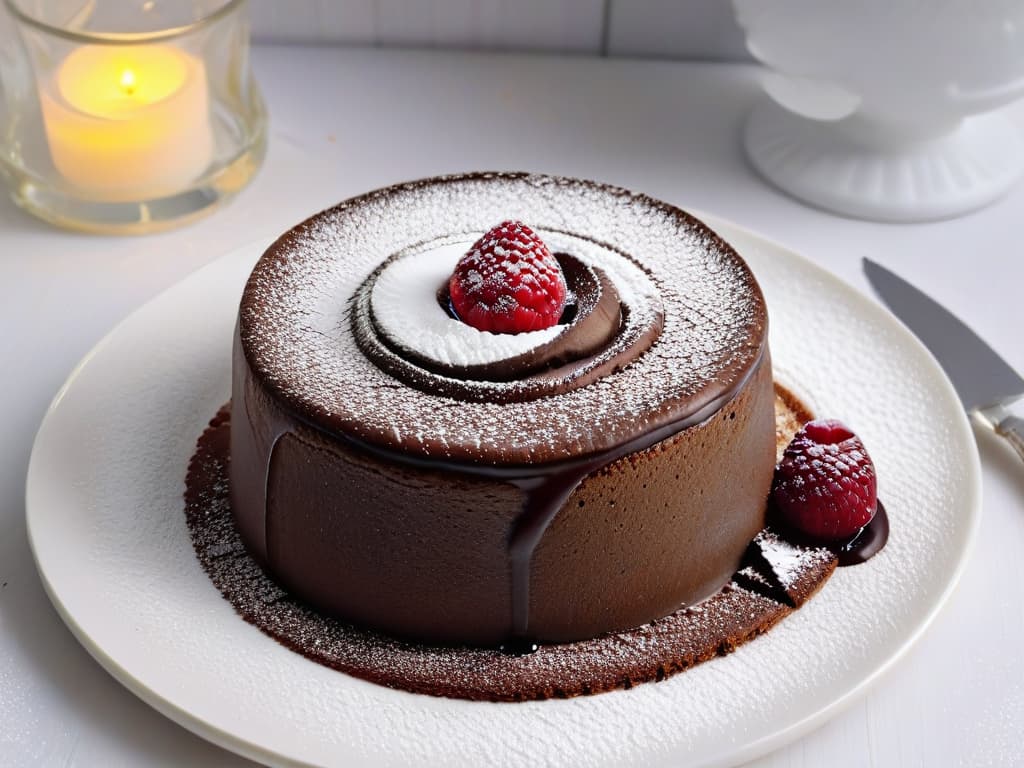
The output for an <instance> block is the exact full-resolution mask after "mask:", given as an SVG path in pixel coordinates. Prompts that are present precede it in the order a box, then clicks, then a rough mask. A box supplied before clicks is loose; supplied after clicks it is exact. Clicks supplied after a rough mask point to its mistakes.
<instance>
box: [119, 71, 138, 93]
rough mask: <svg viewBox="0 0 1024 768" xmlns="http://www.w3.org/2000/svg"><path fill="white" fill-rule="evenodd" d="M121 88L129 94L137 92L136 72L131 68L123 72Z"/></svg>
mask: <svg viewBox="0 0 1024 768" xmlns="http://www.w3.org/2000/svg"><path fill="white" fill-rule="evenodd" d="M121 90H122V91H124V92H125V93H126V94H128V95H129V96H131V95H132V94H133V93H135V73H134V72H132V71H131V70H130V69H126V70H125V71H124V72H122V73H121Z"/></svg>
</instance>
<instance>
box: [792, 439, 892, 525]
mask: <svg viewBox="0 0 1024 768" xmlns="http://www.w3.org/2000/svg"><path fill="white" fill-rule="evenodd" d="M772 501H773V502H774V504H775V508H776V510H777V511H778V513H779V515H780V516H781V518H782V520H783V522H785V523H786V524H787V525H789V526H791V527H792V528H794V529H795V530H797V531H799V532H801V533H804V534H806V535H808V536H811V537H813V538H816V539H823V540H828V541H836V540H841V539H849V538H852V537H853V536H855V535H856V534H857V532H858V531H860V529H861V528H863V527H864V526H865V525H867V524H868V523H869V522H871V518H872V517H874V515H875V510H876V509H877V507H878V496H877V485H876V478H875V465H874V464H873V463H872V461H871V457H870V456H868V452H867V450H866V449H865V448H864V444H863V443H862V442H861V440H860V438H859V437H857V436H856V435H855V434H854V433H853V431H851V430H850V429H849V427H847V426H846V425H845V424H843V423H842V422H839V421H835V420H832V419H826V420H818V421H812V422H809V423H808V424H806V425H805V426H804V427H803V429H801V430H800V431H799V432H797V434H796V436H795V437H794V438H793V441H792V442H791V443H790V444H789V445H788V446H787V447H786V450H785V452H784V453H783V456H782V461H781V462H779V466H778V467H777V468H776V470H775V479H774V482H773V484H772Z"/></svg>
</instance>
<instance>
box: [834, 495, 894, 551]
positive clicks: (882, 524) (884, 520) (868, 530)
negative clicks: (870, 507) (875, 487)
mask: <svg viewBox="0 0 1024 768" xmlns="http://www.w3.org/2000/svg"><path fill="white" fill-rule="evenodd" d="M888 540H889V515H888V514H886V511H885V507H884V506H883V505H882V502H878V508H877V509H876V510H875V516H874V517H872V518H871V522H869V523H868V524H867V525H865V526H864V527H863V528H861V529H860V531H858V532H857V535H856V536H854V537H853V538H852V539H850V540H849V541H846V542H843V543H841V544H835V545H832V546H831V547H830V549H831V550H832V551H833V552H835V553H836V556H837V557H838V558H839V565H840V566H850V565H860V564H861V563H865V562H867V561H868V560H870V559H871V558H872V557H874V556H875V555H877V554H878V553H879V552H881V551H882V548H883V547H884V546H885V543H886V542H887V541H888Z"/></svg>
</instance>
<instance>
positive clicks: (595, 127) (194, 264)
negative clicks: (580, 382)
mask: <svg viewBox="0 0 1024 768" xmlns="http://www.w3.org/2000/svg"><path fill="white" fill-rule="evenodd" d="M254 59H255V66H256V70H257V75H258V78H259V80H260V82H261V84H262V86H263V89H264V94H265V96H266V100H267V104H268V107H269V110H270V113H271V118H272V123H271V130H270V149H269V154H268V157H267V161H266V165H265V167H264V168H263V170H262V171H261V173H260V174H259V176H258V177H257V178H256V180H255V182H254V183H253V184H252V185H251V187H250V188H248V189H247V190H246V191H245V192H244V193H243V194H242V195H241V196H240V197H239V198H238V199H237V200H236V201H235V202H234V203H233V204H231V205H230V206H229V207H227V208H225V209H224V210H222V211H219V212H217V213H216V214H214V215H213V216H212V217H210V218H208V219H206V220H204V221H202V222H200V223H198V224H196V225H193V226H191V227H188V228H186V229H182V230H179V231H175V232H171V233H168V234H163V235H157V236H151V237H146V238H131V239H113V238H101V237H92V236H80V235H74V234H69V233H65V232H61V231H57V230H54V229H51V228H49V227H48V226H47V225H45V224H42V223H40V222H38V221H36V220H35V219H33V218H30V217H29V216H27V215H26V214H23V213H22V212H21V211H19V210H18V209H16V208H15V207H14V205H13V204H11V203H10V202H8V201H7V200H6V199H4V200H0V381H2V382H3V384H2V390H0V391H2V392H3V397H2V404H0V408H2V409H3V413H2V423H3V429H2V430H0V455H2V456H3V461H2V462H0V584H2V586H0V765H4V766H37V765H41V766H51V765H57V766H119V765H125V766H151V765H152V766H156V765H195V766H200V765H202V766H205V765H224V766H234V765H244V764H247V763H246V762H245V761H243V760H241V759H240V758H237V757H235V756H233V755H231V754H229V753H227V752H223V751H221V750H220V749H218V748H216V747H213V746H212V745H209V744H207V743H206V742H204V741H202V740H201V739H199V738H197V737H195V736H193V735H191V734H190V733H188V732H187V731H185V730H184V729H182V728H180V727H179V726H177V725H175V724H173V723H172V722H171V721H169V720H165V719H164V718H163V717H161V716H160V715H158V714H157V713H156V712H155V711H153V710H151V709H149V708H148V707H147V706H146V705H144V704H143V703H142V702H141V701H139V700H137V699H136V698H135V697H134V696H132V695H131V694H130V693H128V692H127V691H126V690H124V689H122V688H121V687H120V685H118V684H117V683H116V682H114V680H113V679H112V678H110V677H108V676H107V674H106V673H105V672H104V671H103V670H102V669H101V668H100V667H99V666H98V665H97V664H96V663H94V662H93V661H92V659H91V658H90V657H89V656H88V654H87V653H86V652H85V651H84V650H83V649H82V648H81V647H79V645H78V644H77V643H76V642H75V640H74V639H73V638H72V636H71V634H70V633H69V632H68V631H67V630H66V629H65V627H64V626H63V624H62V623H61V621H60V619H59V618H58V617H57V614H56V613H55V612H54V610H53V608H52V607H51V606H50V603H49V601H48V600H47V598H46V596H45V595H44V593H43V590H42V587H41V585H40V581H39V577H38V576H37V574H36V570H35V567H34V565H33V562H32V558H31V555H30V553H29V548H28V544H27V540H26V534H25V522H24V501H23V499H24V482H25V472H26V468H27V466H28V459H29V451H30V449H31V446H32V439H33V436H34V434H35V430H36V427H37V425H38V424H39V421H40V419H41V418H42V416H43V413H44V411H45V409H46V407H47V405H48V404H49V402H50V399H51V398H52V396H53V395H54V393H55V392H56V390H57V388H58V387H59V386H60V385H61V383H62V382H63V381H64V379H65V377H66V376H67V375H68V373H69V372H70V371H71V369H72V367H73V366H74V365H75V363H76V362H77V361H78V360H79V358H80V357H82V355H84V354H85V353H86V352H87V351H88V350H89V348H90V347H91V346H92V345H93V344H95V343H96V341H97V340H99V338H100V337H101V336H103V334H105V333H106V332H107V331H108V330H109V329H110V328H111V327H112V326H113V325H114V324H115V323H117V322H118V321H119V320H120V319H121V318H123V317H124V316H125V315H126V314H128V313H129V312H130V311H131V310H132V309H134V308H135V307H137V306H139V305H140V304H142V303H144V302H145V301H146V300H147V299H149V298H150V297H152V296H154V295H155V294H157V293H158V292H160V291H161V290H163V289H164V288H166V287H167V286H169V285H171V284H173V283H174V282H175V281H177V280H179V279H180V278H182V277H184V276H185V275H187V274H189V273H190V272H192V271H193V270H195V269H196V268H198V267H200V266H202V265H203V264H206V263H208V262H209V261H211V260H213V259H216V258H217V257H218V256H219V255H221V254H223V253H225V252H227V251H229V250H231V249H233V248H235V247H237V246H238V245H240V244H243V243H246V242H249V241H251V240H254V239H257V238H262V237H268V236H272V235H276V234H278V233H280V232H282V231H284V230H285V229H287V228H288V227H289V226H291V225H292V224H294V223H296V222H298V221H299V220H300V219H302V218H304V217H306V216H307V215H308V214H310V213H312V212H314V211H316V210H318V209H320V208H323V207H326V206H328V205H330V204H332V203H334V202H336V201H338V200H341V199H343V198H346V197H349V196H351V195H354V194H357V193H361V192H364V191H367V190H370V189H373V188H376V187H380V186H383V185H386V184H389V183H392V182H397V181H402V180H406V179H412V178H418V177H422V176H429V175H432V174H437V173H447V172H455V171H462V170H473V169H489V170H498V169H508V170H512V169H522V170H536V171H545V172H551V173H558V174H567V175H573V176H583V177H589V178H594V179H600V180H604V181H609V182H613V183H616V184H621V185H624V186H627V187H631V188H635V189H637V190H641V191H644V192H647V193H649V194H652V195H654V196H656V197H660V198H663V199H665V200H667V201H669V202H672V203H675V204H678V205H681V206H683V207H688V208H696V209H701V210H704V211H708V212H711V213H714V214H717V215H720V216H723V217H726V218H729V219H732V220H734V221H736V222H738V223H740V224H742V225H744V226H747V227H749V228H751V229H754V230H756V231H758V232H760V233H762V234H765V235H767V236H769V237H771V238H773V239H776V240H778V241H780V242H782V243H784V244H786V245H788V246H791V247H792V248H793V249H795V250H797V251H799V252H800V253H802V254H804V255H806V256H808V257H809V258H811V259H813V260H814V261H816V262H817V263H819V264H821V265H823V266H825V267H826V268H828V269H830V270H832V271H833V272H835V273H836V274H838V275H839V276H841V277H842V278H843V279H845V280H847V281H848V282H850V283H851V284H853V285H854V286H856V287H858V288H860V289H861V290H867V284H866V282H865V280H864V278H863V277H862V275H861V272H860V259H861V257H862V256H870V257H871V258H873V259H876V260H878V261H880V262H882V263H884V264H886V265H888V266H889V267H891V268H892V269H894V270H896V271H898V272H900V273H902V274H903V275H905V276H906V277H908V278H909V279H911V280H912V281H913V282H915V283H916V284H917V285H919V286H920V287H921V288H923V289H924V290H926V291H927V292H929V293H931V294H932V295H933V296H935V297H936V298H937V299H939V300H940V301H942V302H943V303H945V304H946V305H947V306H948V307H950V308H951V309H952V310H953V311H954V312H956V313H957V314H959V315H961V316H962V317H964V318H966V319H968V320H969V322H970V323H971V324H972V325H973V326H974V328H975V329H976V330H977V331H978V332H979V333H981V334H982V335H983V336H984V337H985V338H986V339H987V340H988V341H989V342H990V343H991V344H992V345H993V346H994V347H995V348H996V349H997V350H999V351H1000V352H1001V353H1002V354H1003V355H1004V356H1005V357H1006V359H1007V360H1008V361H1009V362H1010V363H1011V364H1013V365H1014V366H1015V367H1016V368H1018V370H1024V341H1022V337H1021V330H1020V329H1021V321H1020V317H1021V314H1020V310H1021V307H1020V297H1021V286H1022V285H1024V255H1022V254H1024V249H1022V247H1021V242H1020V239H1021V236H1022V228H1021V226H1020V221H1021V217H1022V214H1024V185H1020V186H1018V188H1017V189H1016V190H1015V191H1013V192H1012V193H1011V194H1010V195H1009V196H1008V197H1007V198H1005V199H1003V200H1001V201H1000V202H998V203H996V204H995V205H993V206H991V207H989V208H987V209H986V210H983V211H981V212H978V213H975V214H973V215H969V216H965V217H963V218H959V219H956V220H952V221H946V222H941V223H932V224H921V225H898V226H897V225H885V224H873V223H868V222H861V221H853V220H847V219H842V218H838V217H835V216H832V215H829V214H826V213H822V212H819V211H816V210H813V209H810V208H806V207H804V206H803V205H801V204H799V203H796V202H794V201H792V200H790V199H789V198H787V197H785V196H783V195H782V194H779V193H777V192H776V191H774V190H773V189H771V188H770V187H768V186H767V185H766V184H764V183H763V182H761V181H760V180H759V179H758V178H756V177H755V176H754V175H753V174H752V173H751V171H750V170H749V169H748V168H747V166H746V165H745V164H744V161H743V158H742V155H741V151H740V148H739V130H740V126H741V122H742V117H743V115H744V114H745V112H746V110H747V109H748V108H749V107H750V105H751V104H752V103H753V102H754V100H755V99H756V98H757V96H758V84H757V75H756V70H754V69H753V68H752V67H749V66H745V65H724V64H695V63H690V64H687V63H678V62H650V61H646V62H645V61H627V60H607V59H591V58H557V57H541V56H491V55H482V54H464V53H425V52H414V51H398V52H396V51H389V52H385V51H379V50H373V49H340V48H334V49H332V48H314V47H307V48H300V47H261V48H258V49H257V50H256V51H255V54H254ZM1012 114H1013V115H1014V117H1015V119H1016V120H1017V121H1018V124H1020V125H1021V126H1022V130H1024V108H1021V107H1020V106H1018V107H1017V108H1015V109H1014V110H1013V112H1012ZM979 444H980V448H981V457H982V463H983V468H984V494H985V501H984V515H983V522H982V526H981V533H980V536H979V538H978V541H977V545H976V549H975V552H974V556H973V557H972V560H971V562H970V564H969V566H968V568H967V570H966V573H965V575H964V577H963V580H962V582H961V585H960V588H959V589H958V590H957V591H956V593H955V594H954V596H953V598H952V599H951V601H950V602H949V604H948V605H947V607H946V609H945V610H944V611H943V613H942V614H941V615H940V617H939V619H938V620H937V621H936V622H935V624H934V625H933V626H932V628H931V630H930V631H929V632H928V633H927V634H926V635H925V637H924V638H923V639H922V640H921V641H920V642H919V644H918V645H917V646H916V647H915V648H914V649H913V650H912V651H911V652H910V653H909V655H908V656H907V657H906V658H905V659H904V660H903V661H902V662H901V663H900V664H899V665H898V666H897V667H896V668H895V669H893V670H892V671H891V672H890V673H889V674H888V675H887V676H886V677H885V678H884V679H883V680H882V681H881V682H880V683H879V684H878V685H877V686H876V687H875V688H874V689H873V690H872V691H871V692H870V693H869V694H868V695H867V696H866V697H865V698H863V699H861V700H860V701H858V702H857V703H855V704H854V705H853V706H852V707H851V708H849V709H848V710H847V711H846V712H845V713H843V714H842V715H840V716H839V717H837V718H835V719H834V720H832V721H831V722H829V723H828V724H827V725H825V726H824V727H822V728H821V729H819V730H818V731H816V732H814V733H813V734H811V735H810V736H808V737H806V738H804V739H802V740H800V741H798V742H795V743H793V744H791V745H790V746H788V747H785V748H783V749H781V750H779V751H777V752H775V753H773V754H771V755H768V756H765V757H764V758H762V759H761V760H759V761H757V762H756V763H754V764H753V765H756V766H758V767H759V768H768V767H769V766H770V767H771V768H805V767H806V768H810V767H811V766H821V765H826V764H827V765H830V766H833V767H834V768H845V767H846V766H851V767H852V766H867V765H872V766H960V765H963V766H1021V765H1024V653H1021V652H1020V647H1021V638H1022V637H1024V566H1022V565H1021V563H1022V559H1021V557H1020V553H1021V547H1022V546H1024V464H1021V462H1020V461H1019V460H1018V459H1017V458H1016V457H1015V456H1014V455H1013V454H1012V452H1011V451H1010V450H1009V449H1008V448H1006V447H1005V446H1003V445H1002V444H1000V443H998V442H997V441H996V440H995V439H994V438H991V437H989V436H987V435H983V434H979Z"/></svg>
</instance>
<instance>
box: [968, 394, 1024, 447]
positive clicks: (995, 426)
mask: <svg viewBox="0 0 1024 768" xmlns="http://www.w3.org/2000/svg"><path fill="white" fill-rule="evenodd" d="M978 416H980V417H981V420H982V421H983V422H984V423H985V425H986V426H988V427H990V428H991V429H992V430H994V431H995V433H996V434H997V435H999V436H1000V437H1002V438H1004V439H1005V440H1006V441H1007V442H1008V443H1009V444H1010V445H1011V446H1013V449H1014V450H1015V451H1017V455H1018V456H1020V457H1021V459H1024V419H1022V418H1021V417H1020V416H1017V415H1016V414H1014V413H1011V411H1010V406H1009V404H1007V405H996V406H993V407H992V408H982V409H981V410H979V411H978Z"/></svg>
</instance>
